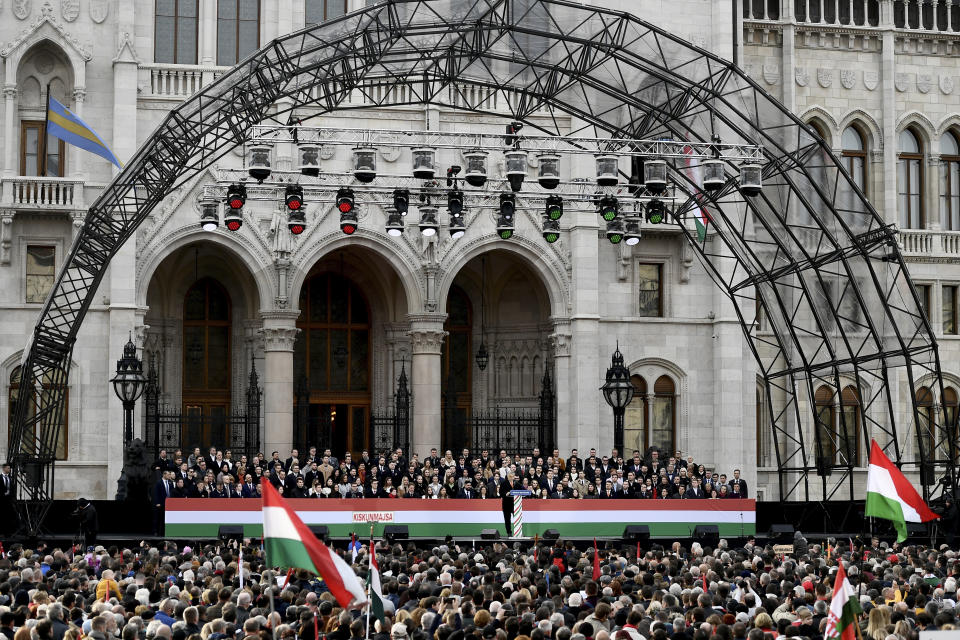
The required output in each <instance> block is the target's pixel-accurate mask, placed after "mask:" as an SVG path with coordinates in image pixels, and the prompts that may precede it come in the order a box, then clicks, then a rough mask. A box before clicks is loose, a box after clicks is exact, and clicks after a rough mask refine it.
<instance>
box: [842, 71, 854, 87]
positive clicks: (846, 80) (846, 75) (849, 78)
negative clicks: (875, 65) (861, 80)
mask: <svg viewBox="0 0 960 640" xmlns="http://www.w3.org/2000/svg"><path fill="white" fill-rule="evenodd" d="M855 84H857V72H856V71H854V70H853V69H841V70H840V86H842V87H843V88H844V89H853V85H855Z"/></svg>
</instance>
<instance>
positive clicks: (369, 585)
mask: <svg viewBox="0 0 960 640" xmlns="http://www.w3.org/2000/svg"><path fill="white" fill-rule="evenodd" d="M370 547H371V548H370V553H373V521H371V522H370ZM368 562H369V563H370V564H372V561H368ZM372 593H373V575H371V574H370V571H369V569H368V571H367V634H366V636H365V639H366V640H370V610H371V609H372V608H373V600H372V599H371V597H370V596H371V594H372Z"/></svg>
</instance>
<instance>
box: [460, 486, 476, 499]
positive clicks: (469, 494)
mask: <svg viewBox="0 0 960 640" xmlns="http://www.w3.org/2000/svg"><path fill="white" fill-rule="evenodd" d="M457 497H458V498H463V499H467V500H469V499H470V498H476V497H477V494H476V492H475V491H474V490H473V489H467V488H466V487H464V488H463V489H461V490H460V493H458V494H457Z"/></svg>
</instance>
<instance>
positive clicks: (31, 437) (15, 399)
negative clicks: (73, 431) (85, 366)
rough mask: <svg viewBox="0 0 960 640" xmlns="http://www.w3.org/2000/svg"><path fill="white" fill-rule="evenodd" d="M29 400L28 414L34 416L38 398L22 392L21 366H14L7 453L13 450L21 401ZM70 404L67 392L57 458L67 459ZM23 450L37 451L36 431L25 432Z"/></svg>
mask: <svg viewBox="0 0 960 640" xmlns="http://www.w3.org/2000/svg"><path fill="white" fill-rule="evenodd" d="M21 400H23V401H27V402H28V403H29V404H28V405H27V416H28V417H31V418H32V417H33V416H34V414H35V412H36V410H37V403H36V399H33V398H30V397H29V394H26V393H21V389H20V367H16V368H14V370H13V371H11V372H10V382H9V386H8V387H7V428H8V431H7V455H8V457H9V455H10V454H11V453H12V451H13V420H14V416H16V415H17V408H18V406H19V403H20V401H21ZM69 406H70V394H69V393H67V394H65V395H64V399H63V413H62V414H61V418H60V436H59V439H58V440H57V448H56V452H55V455H56V458H57V460H66V459H67V435H68V434H67V430H68V426H69V424H68V421H67V416H69V415H70V411H69ZM21 446H22V451H28V452H35V451H36V448H37V443H36V432H35V431H30V432H25V433H24V434H23V439H22V441H21Z"/></svg>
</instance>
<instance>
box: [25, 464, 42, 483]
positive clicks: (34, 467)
mask: <svg viewBox="0 0 960 640" xmlns="http://www.w3.org/2000/svg"><path fill="white" fill-rule="evenodd" d="M23 475H24V476H25V477H26V482H27V486H28V487H39V486H41V485H42V484H43V466H42V465H41V464H40V463H39V462H24V463H23Z"/></svg>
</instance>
